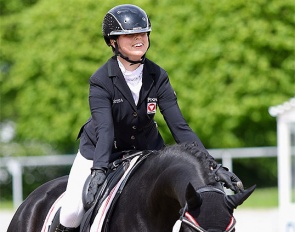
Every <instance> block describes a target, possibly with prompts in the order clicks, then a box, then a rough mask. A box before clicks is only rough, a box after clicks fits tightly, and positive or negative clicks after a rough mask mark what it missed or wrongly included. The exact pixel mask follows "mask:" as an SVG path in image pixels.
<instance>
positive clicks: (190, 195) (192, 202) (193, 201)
mask: <svg viewBox="0 0 295 232" xmlns="http://www.w3.org/2000/svg"><path fill="white" fill-rule="evenodd" d="M185 199H186V202H187V205H188V210H193V209H196V208H198V207H200V206H201V205H202V198H201V195H200V194H199V193H198V192H197V191H196V190H195V189H194V187H193V186H192V184H191V183H189V184H188V185H187V187H186V193H185Z"/></svg>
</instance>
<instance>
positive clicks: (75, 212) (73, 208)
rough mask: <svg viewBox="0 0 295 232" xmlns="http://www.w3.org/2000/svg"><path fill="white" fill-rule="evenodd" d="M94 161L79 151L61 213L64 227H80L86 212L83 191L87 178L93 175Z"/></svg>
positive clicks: (61, 221)
mask: <svg viewBox="0 0 295 232" xmlns="http://www.w3.org/2000/svg"><path fill="white" fill-rule="evenodd" d="M92 165H93V161H92V160H87V159H86V158H84V157H83V156H82V155H81V153H80V152H79V151H78V154H77V156H76V158H75V160H74V163H73V165H72V168H71V171H70V175H69V180H68V185H67V189H66V192H65V194H64V196H63V201H62V207H61V211H60V223H61V224H62V225H63V226H66V227H70V228H76V227H78V226H79V225H80V223H81V221H82V218H83V215H84V214H85V210H84V208H83V203H82V191H83V186H84V183H85V181H86V179H87V177H88V176H89V175H90V173H91V170H90V169H91V168H92Z"/></svg>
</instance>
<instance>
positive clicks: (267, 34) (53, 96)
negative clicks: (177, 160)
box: [0, 0, 295, 175]
mask: <svg viewBox="0 0 295 232" xmlns="http://www.w3.org/2000/svg"><path fill="white" fill-rule="evenodd" d="M123 3H126V2H125V1H123V0H119V1H116V3H114V2H112V1H92V0H71V1H60V0H51V1H45V0H39V1H37V0H10V1H6V0H0V7H1V11H0V13H1V14H0V23H1V32H0V44H1V48H0V57H1V60H0V75H1V76H0V85H1V91H0V94H1V95H0V100H1V111H0V122H1V121H5V120H12V121H14V122H15V123H16V130H17V133H16V137H15V140H14V141H15V142H18V143H26V141H31V140H33V141H37V142H39V143H47V144H51V146H53V148H52V149H55V150H58V151H60V152H63V153H64V152H67V153H69V152H73V151H74V150H75V149H76V146H77V143H76V141H75V140H76V136H77V133H78V131H79V128H80V126H81V125H82V124H83V123H84V122H85V121H86V120H87V118H88V117H89V114H90V112H89V107H88V88H89V86H88V79H89V77H90V76H91V74H92V73H93V72H94V71H95V70H96V69H97V68H98V67H100V66H101V65H102V64H103V63H104V62H106V60H107V59H108V58H109V57H110V56H111V55H112V53H111V49H110V48H108V47H107V46H106V45H105V42H104V40H103V38H102V33H101V24H102V20H103V17H104V15H105V14H106V12H107V11H108V10H109V9H110V8H112V7H114V6H115V5H118V4H123ZM129 3H131V4H137V5H139V6H140V7H142V8H143V9H145V10H146V12H147V13H148V14H149V16H150V19H151V22H152V28H153V31H152V33H151V47H150V50H149V51H148V54H147V56H148V58H150V59H151V60H153V61H155V62H156V63H158V64H159V65H160V66H162V67H163V68H164V69H166V70H167V71H168V74H169V77H170V80H171V82H172V84H173V86H174V88H175V91H176V93H177V96H178V100H179V105H180V107H181V109H182V112H183V114H184V117H185V118H186V119H187V121H188V123H189V124H190V126H191V127H192V129H193V130H194V131H195V132H196V133H197V134H198V135H199V137H200V138H201V140H202V141H203V143H204V144H205V146H206V147H207V148H225V147H249V146H251V147H254V146H275V145H276V119H275V118H273V117H271V116H270V115H269V113H268V108H269V107H270V106H273V105H277V104H281V103H282V102H284V101H287V100H288V99H289V98H291V97H293V96H294V89H295V80H294V78H295V76H294V69H295V63H294V60H295V52H294V51H295V41H294V36H295V30H294V29H295V18H294V13H295V2H294V1H293V0H285V1H280V0H249V1H242V0H236V1H231V0H220V1H213V0H207V1H201V0H184V1H177V0H169V1H168V0H162V1H155V0H149V1H147V0H143V1H140V4H139V3H138V1H134V0H131V1H129ZM156 119H157V121H158V124H159V128H160V131H161V133H162V135H163V137H164V139H165V141H166V142H167V143H173V139H172V137H171V135H170V132H169V130H168V128H167V126H166V124H165V122H164V120H163V118H162V117H161V115H160V114H159V113H158V114H157V116H156ZM260 165H261V166H260V167H263V168H266V169H267V170H274V168H276V166H275V165H276V164H272V162H270V166H269V165H268V164H267V162H261V163H260ZM241 168H250V169H252V167H251V162H243V163H242V164H241ZM263 168H262V169H263ZM260 170H261V168H260ZM254 175H255V174H254Z"/></svg>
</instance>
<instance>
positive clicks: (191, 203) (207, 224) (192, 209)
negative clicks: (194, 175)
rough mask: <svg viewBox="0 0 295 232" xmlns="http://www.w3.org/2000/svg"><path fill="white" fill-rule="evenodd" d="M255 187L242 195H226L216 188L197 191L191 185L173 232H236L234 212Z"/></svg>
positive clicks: (209, 187)
mask: <svg viewBox="0 0 295 232" xmlns="http://www.w3.org/2000/svg"><path fill="white" fill-rule="evenodd" d="M255 187H256V186H255V185H254V186H252V187H251V188H249V189H247V190H244V191H242V192H240V193H237V194H234V195H226V194H225V193H224V191H223V190H221V189H219V188H216V187H212V186H206V187H202V188H200V189H198V190H197V191H196V190H195V189H194V188H193V186H192V185H191V184H189V185H188V187H187V190H186V205H185V207H184V208H183V209H182V210H181V216H180V219H179V220H178V221H177V222H176V223H175V225H174V228H173V232H178V231H182V232H193V231H198V232H234V231H235V218H234V216H233V211H234V209H235V208H237V206H239V205H241V204H242V203H243V202H244V201H245V200H246V199H247V198H248V197H249V196H250V195H251V194H252V192H253V191H254V190H255Z"/></svg>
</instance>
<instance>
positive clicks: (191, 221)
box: [172, 186, 236, 232]
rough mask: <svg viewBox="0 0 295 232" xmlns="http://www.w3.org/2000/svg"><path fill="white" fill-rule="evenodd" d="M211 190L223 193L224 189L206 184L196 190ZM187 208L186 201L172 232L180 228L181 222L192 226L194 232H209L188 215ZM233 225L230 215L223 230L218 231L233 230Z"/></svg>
mask: <svg viewBox="0 0 295 232" xmlns="http://www.w3.org/2000/svg"><path fill="white" fill-rule="evenodd" d="M212 191H213V192H218V193H222V194H225V193H224V191H222V190H221V189H218V188H215V187H211V186H206V187H203V188H201V189H199V190H197V192H198V193H203V192H212ZM187 209H188V205H187V203H186V204H185V206H184V208H183V210H182V213H181V215H180V218H179V219H178V220H177V221H176V223H175V224H174V226H173V229H172V232H179V231H180V228H181V226H182V223H183V224H185V225H187V226H189V227H190V228H192V229H193V230H195V231H196V232H210V230H205V229H204V228H202V227H201V226H200V225H199V223H198V222H197V221H196V220H195V219H194V217H193V216H192V215H190V213H189V212H188V211H187ZM235 225H236V219H235V218H234V217H233V216H232V217H231V219H230V222H229V224H228V226H227V227H226V229H225V231H220V232H234V231H235Z"/></svg>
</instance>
